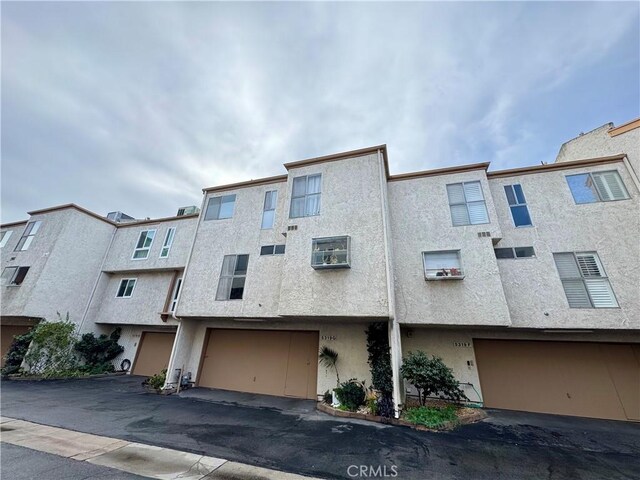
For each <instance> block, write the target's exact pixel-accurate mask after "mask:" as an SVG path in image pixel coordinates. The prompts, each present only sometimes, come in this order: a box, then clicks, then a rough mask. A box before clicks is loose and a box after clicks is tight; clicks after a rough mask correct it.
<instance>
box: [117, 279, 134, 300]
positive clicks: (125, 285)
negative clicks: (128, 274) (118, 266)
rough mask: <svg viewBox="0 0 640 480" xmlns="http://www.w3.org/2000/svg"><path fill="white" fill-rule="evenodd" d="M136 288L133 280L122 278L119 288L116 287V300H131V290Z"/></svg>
mask: <svg viewBox="0 0 640 480" xmlns="http://www.w3.org/2000/svg"><path fill="white" fill-rule="evenodd" d="M135 286H136V279H135V278H123V279H122V280H121V281H120V286H119V287H118V293H116V298H131V295H133V289H134V288H135Z"/></svg>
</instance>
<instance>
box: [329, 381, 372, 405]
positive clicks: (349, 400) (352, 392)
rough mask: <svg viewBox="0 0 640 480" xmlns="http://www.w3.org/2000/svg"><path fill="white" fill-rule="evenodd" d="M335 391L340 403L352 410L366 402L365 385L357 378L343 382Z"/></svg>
mask: <svg viewBox="0 0 640 480" xmlns="http://www.w3.org/2000/svg"><path fill="white" fill-rule="evenodd" d="M335 392H336V395H337V396H338V400H340V404H341V405H344V407H345V408H347V409H348V410H350V411H352V412H355V411H356V410H358V407H359V406H360V405H363V404H364V398H365V391H364V387H363V386H362V384H361V383H360V382H358V381H357V380H356V379H355V378H352V379H350V380H347V381H346V382H344V383H341V384H340V387H338V388H336V390H335Z"/></svg>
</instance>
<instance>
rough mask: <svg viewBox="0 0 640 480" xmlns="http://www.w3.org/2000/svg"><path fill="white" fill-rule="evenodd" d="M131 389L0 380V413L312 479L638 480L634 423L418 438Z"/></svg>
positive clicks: (501, 427)
mask: <svg viewBox="0 0 640 480" xmlns="http://www.w3.org/2000/svg"><path fill="white" fill-rule="evenodd" d="M140 381H141V379H140V378H139V377H131V376H121V377H108V378H100V379H91V380H89V379H85V380H64V381H43V382H30V381H4V382H2V390H1V400H0V402H1V403H0V405H1V412H0V413H1V414H2V415H3V416H8V417H12V418H18V419H23V420H29V421H32V422H37V423H43V424H47V425H53V426H58V427H64V428H68V429H72V430H77V431H81V432H87V433H93V434H97V435H105V436H111V437H116V438H121V439H123V440H128V441H135V442H141V443H149V444H154V445H158V446H162V447H169V448H174V449H178V450H186V451H191V452H194V453H200V454H204V455H209V456H215V457H221V458H227V459H230V460H235V461H239V462H244V463H249V464H253V465H258V466H262V467H267V468H273V469H277V470H283V471H289V472H294V473H301V474H306V475H312V476H317V477H324V478H350V475H349V473H354V472H357V471H360V470H359V468H358V469H356V470H354V469H353V468H351V469H349V467H350V466H352V465H356V466H360V465H364V466H372V467H374V468H377V467H378V466H380V467H381V468H384V467H385V466H386V472H387V474H388V475H390V474H392V472H394V471H397V477H396V478H400V479H405V478H407V479H421V480H423V479H431V478H433V479H436V478H437V479H465V480H466V479H485V478H486V479H497V478H504V479H515V478H517V479H529V478H530V479H534V478H535V479H539V478H550V479H569V478H571V479H573V478H581V479H605V478H606V479H623V478H625V479H631V478H634V479H635V478H640V425H638V424H632V423H624V422H615V421H605V420H587V419H579V418H573V417H557V416H551V415H537V414H525V413H514V412H503V411H490V412H489V414H490V418H489V419H487V420H485V421H483V422H480V423H477V424H474V425H467V426H464V427H461V428H459V429H458V430H456V431H454V432H450V433H430V432H418V431H414V430H411V429H408V428H405V427H394V426H383V425H378V424H370V423H368V422H362V421H357V420H345V419H336V418H334V417H330V416H328V415H324V414H321V413H318V412H315V411H309V409H305V408H292V409H290V410H279V409H278V408H277V405H275V406H270V407H266V406H257V405H255V404H254V405H251V404H247V405H234V404H231V403H228V402H227V401H216V400H215V399H213V400H214V401H209V400H207V399H206V398H202V397H203V396H202V395H190V396H183V397H179V396H176V395H171V396H157V395H153V394H147V393H144V392H143V390H142V389H141V387H140ZM193 392H197V390H195V391H193ZM204 397H206V395H204ZM394 466H395V468H396V469H397V470H395V469H392V468H391V467H394ZM367 471H368V472H371V470H367ZM382 471H383V470H380V472H382ZM351 478H365V477H362V476H360V477H351Z"/></svg>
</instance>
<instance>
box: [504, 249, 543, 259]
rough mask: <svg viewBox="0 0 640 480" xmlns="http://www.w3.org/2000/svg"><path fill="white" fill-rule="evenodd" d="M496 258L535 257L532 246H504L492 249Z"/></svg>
mask: <svg viewBox="0 0 640 480" xmlns="http://www.w3.org/2000/svg"><path fill="white" fill-rule="evenodd" d="M494 252H495V254H496V258H530V257H535V256H536V253H535V251H534V250H533V247H505V248H496V249H494Z"/></svg>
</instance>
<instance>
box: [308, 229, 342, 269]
mask: <svg viewBox="0 0 640 480" xmlns="http://www.w3.org/2000/svg"><path fill="white" fill-rule="evenodd" d="M311 247H312V252H311V266H312V267H313V268H315V269H316V270H318V269H323V268H350V267H351V237H349V236H348V235H345V236H341V237H324V238H314V239H312V240H311Z"/></svg>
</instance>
